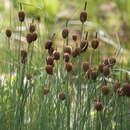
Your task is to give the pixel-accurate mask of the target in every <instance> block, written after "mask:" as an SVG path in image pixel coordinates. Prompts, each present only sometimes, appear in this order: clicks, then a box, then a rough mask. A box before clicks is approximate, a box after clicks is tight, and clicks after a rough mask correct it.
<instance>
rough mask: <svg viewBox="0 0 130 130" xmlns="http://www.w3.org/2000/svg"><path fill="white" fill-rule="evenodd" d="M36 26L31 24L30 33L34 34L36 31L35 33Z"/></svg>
mask: <svg viewBox="0 0 130 130" xmlns="http://www.w3.org/2000/svg"><path fill="white" fill-rule="evenodd" d="M35 29H36V28H35V25H34V24H30V27H29V31H30V32H31V33H33V32H34V31H35Z"/></svg>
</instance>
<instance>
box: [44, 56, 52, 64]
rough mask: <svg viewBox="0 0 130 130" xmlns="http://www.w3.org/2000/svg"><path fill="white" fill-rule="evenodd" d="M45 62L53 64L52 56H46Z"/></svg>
mask: <svg viewBox="0 0 130 130" xmlns="http://www.w3.org/2000/svg"><path fill="white" fill-rule="evenodd" d="M46 63H47V65H52V66H53V63H54V59H53V57H52V56H48V57H47V58H46Z"/></svg>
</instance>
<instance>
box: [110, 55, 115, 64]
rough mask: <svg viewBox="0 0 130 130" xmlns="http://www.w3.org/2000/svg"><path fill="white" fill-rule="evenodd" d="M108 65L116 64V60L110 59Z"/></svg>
mask: <svg viewBox="0 0 130 130" xmlns="http://www.w3.org/2000/svg"><path fill="white" fill-rule="evenodd" d="M109 64H110V65H115V64H116V58H115V57H110V58H109Z"/></svg>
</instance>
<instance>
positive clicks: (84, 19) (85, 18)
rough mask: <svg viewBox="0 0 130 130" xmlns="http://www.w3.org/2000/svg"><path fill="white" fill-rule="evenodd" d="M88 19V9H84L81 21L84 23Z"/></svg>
mask: <svg viewBox="0 0 130 130" xmlns="http://www.w3.org/2000/svg"><path fill="white" fill-rule="evenodd" d="M86 20H87V12H86V11H82V12H81V13H80V21H81V22H82V23H84V22H86Z"/></svg>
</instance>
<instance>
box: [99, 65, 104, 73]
mask: <svg viewBox="0 0 130 130" xmlns="http://www.w3.org/2000/svg"><path fill="white" fill-rule="evenodd" d="M103 67H104V64H100V65H99V66H98V70H99V72H100V73H103Z"/></svg>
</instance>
